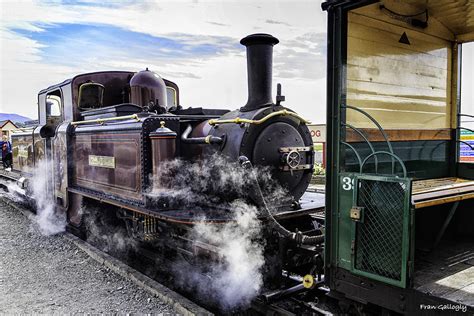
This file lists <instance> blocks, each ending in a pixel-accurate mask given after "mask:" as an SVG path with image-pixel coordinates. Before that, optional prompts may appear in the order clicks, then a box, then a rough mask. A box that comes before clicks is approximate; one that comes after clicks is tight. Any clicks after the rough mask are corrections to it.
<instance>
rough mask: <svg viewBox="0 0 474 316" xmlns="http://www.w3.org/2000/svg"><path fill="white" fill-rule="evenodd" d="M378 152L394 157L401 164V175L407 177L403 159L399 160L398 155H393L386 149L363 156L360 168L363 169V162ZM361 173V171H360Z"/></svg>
mask: <svg viewBox="0 0 474 316" xmlns="http://www.w3.org/2000/svg"><path fill="white" fill-rule="evenodd" d="M380 154H382V155H389V156H391V157H393V158H395V159H396V160H397V161H398V162H399V163H400V166H402V170H403V177H404V178H406V177H407V168H406V167H405V164H404V163H403V160H401V159H400V157H398V156H397V155H395V154H393V153H391V152H388V151H377V152H375V153H372V154H370V155H368V156H367V157H365V159H364V161H363V162H362V166H361V170H363V168H364V165H365V163H366V162H367V161H368V160H369V159H370V158H372V156H374V158H375V156H377V155H380ZM361 173H362V172H361ZM393 173H395V172H393Z"/></svg>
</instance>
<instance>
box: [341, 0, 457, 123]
mask: <svg viewBox="0 0 474 316" xmlns="http://www.w3.org/2000/svg"><path fill="white" fill-rule="evenodd" d="M375 6H377V5H375ZM377 7H378V6H377ZM364 14H366V15H364ZM367 14H368V15H370V16H367ZM348 22H349V25H348V43H347V44H348V53H347V69H346V74H347V86H346V88H347V89H346V91H347V104H349V105H352V106H356V107H359V108H361V109H363V110H364V111H367V112H368V113H369V114H370V115H372V116H373V117H374V118H375V119H376V120H377V121H378V122H379V123H380V124H381V125H382V127H383V128H385V129H445V128H450V127H451V67H452V63H451V58H452V43H451V42H450V41H448V40H445V39H442V38H440V37H437V36H433V35H430V34H426V33H424V32H423V30H414V29H413V28H411V27H402V26H400V25H397V24H396V23H395V24H394V23H391V22H390V18H389V17H387V16H386V15H384V14H383V13H382V12H381V11H380V10H379V9H377V8H375V9H374V8H370V10H368V9H365V11H362V12H357V13H354V12H350V13H349V16H348ZM403 33H406V35H407V36H408V39H409V41H410V44H409V45H408V44H404V43H400V42H399V39H400V37H401V36H402V34H403ZM440 34H443V33H442V32H441V33H440ZM448 35H449V34H448ZM346 120H347V122H348V123H349V124H352V125H354V126H356V127H358V128H374V126H373V124H372V123H371V122H370V121H369V120H368V119H367V118H366V117H364V116H363V115H362V114H360V113H358V112H355V111H352V110H347V114H346Z"/></svg>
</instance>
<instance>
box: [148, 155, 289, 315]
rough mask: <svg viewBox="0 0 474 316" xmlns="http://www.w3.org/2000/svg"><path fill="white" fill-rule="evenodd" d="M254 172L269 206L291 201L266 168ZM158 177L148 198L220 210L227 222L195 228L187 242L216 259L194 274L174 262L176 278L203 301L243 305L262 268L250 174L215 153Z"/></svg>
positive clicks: (165, 168)
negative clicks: (214, 254)
mask: <svg viewBox="0 0 474 316" xmlns="http://www.w3.org/2000/svg"><path fill="white" fill-rule="evenodd" d="M254 171H255V172H256V173H257V174H258V175H259V176H258V178H259V183H260V186H261V188H262V191H263V194H264V196H265V198H266V199H267V200H271V201H272V203H271V205H273V206H278V205H283V204H288V203H291V200H290V199H288V198H284V197H288V196H289V195H288V194H287V193H286V192H285V190H284V189H283V188H282V187H281V186H279V185H278V184H277V183H276V181H274V180H272V178H271V173H270V171H269V170H268V169H265V168H259V169H255V170H254ZM158 174H159V175H160V178H159V179H155V187H154V189H153V191H152V192H151V195H152V196H153V195H154V196H155V197H156V196H157V195H158V196H160V195H170V194H171V195H172V198H173V200H174V201H175V202H176V201H177V203H180V204H181V205H183V206H196V205H198V206H202V207H203V208H204V207H206V208H207V209H209V208H210V209H212V208H214V209H215V208H216V207H222V206H224V208H225V209H224V210H223V212H225V213H226V215H227V216H228V219H229V221H228V222H227V223H226V224H206V222H205V218H203V220H202V221H200V222H199V223H198V224H196V225H195V226H194V228H193V230H192V232H191V233H190V234H189V235H190V236H189V237H190V239H191V240H195V241H198V242H203V243H205V244H210V245H213V246H215V247H216V248H215V249H217V257H218V258H217V260H213V261H211V262H210V263H206V264H205V266H201V267H197V268H196V267H192V268H194V269H195V270H192V271H191V268H190V267H189V265H188V266H186V264H183V263H177V264H176V267H175V270H176V271H175V272H176V275H178V278H179V277H180V278H181V281H182V282H183V285H185V286H188V287H189V286H192V287H193V288H194V289H195V291H196V292H197V293H198V294H200V296H201V298H206V300H207V301H209V299H210V298H212V299H215V300H216V301H217V303H218V304H219V305H220V307H221V308H223V309H224V310H227V311H228V310H231V309H235V308H243V307H246V306H247V305H248V304H249V303H250V302H251V300H252V299H253V298H255V297H256V296H257V295H258V294H259V293H260V290H261V289H262V286H263V275H262V269H263V267H264V264H265V258H264V250H265V243H264V241H263V239H262V234H261V232H262V225H261V222H260V220H259V219H258V218H257V215H258V210H257V208H256V207H255V206H254V205H253V204H252V202H251V199H250V198H249V197H250V196H251V194H252V192H253V191H254V187H255V186H254V185H255V183H253V181H254V180H252V179H251V178H250V177H249V173H248V170H244V169H243V168H241V167H240V166H239V165H238V164H237V163H234V162H230V161H228V160H227V159H225V158H224V157H222V156H219V155H216V156H213V157H210V158H209V159H205V160H202V161H200V162H194V163H190V162H186V161H182V160H173V161H169V162H167V163H164V164H163V165H162V166H161V168H160V171H159V173H158ZM206 208H204V209H206ZM204 213H205V214H208V213H207V212H204ZM207 216H210V215H207ZM178 281H179V280H178Z"/></svg>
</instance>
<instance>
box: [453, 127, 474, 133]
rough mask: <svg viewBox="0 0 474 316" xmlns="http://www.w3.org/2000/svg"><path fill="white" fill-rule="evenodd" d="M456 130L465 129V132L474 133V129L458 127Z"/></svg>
mask: <svg viewBox="0 0 474 316" xmlns="http://www.w3.org/2000/svg"><path fill="white" fill-rule="evenodd" d="M456 129H463V130H466V131H469V132H472V133H474V130H473V129H470V128H467V127H461V126H458V127H456Z"/></svg>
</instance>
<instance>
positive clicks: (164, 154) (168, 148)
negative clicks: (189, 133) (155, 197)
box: [150, 136, 176, 182]
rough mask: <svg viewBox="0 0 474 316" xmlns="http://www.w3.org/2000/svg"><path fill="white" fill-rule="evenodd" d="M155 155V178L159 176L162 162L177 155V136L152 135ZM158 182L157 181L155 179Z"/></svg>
mask: <svg viewBox="0 0 474 316" xmlns="http://www.w3.org/2000/svg"><path fill="white" fill-rule="evenodd" d="M150 139H151V148H152V157H153V178H155V179H156V177H159V171H158V170H159V166H160V164H161V163H162V162H164V161H167V160H171V159H173V158H174V157H175V156H176V136H150ZM154 182H156V181H154Z"/></svg>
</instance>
